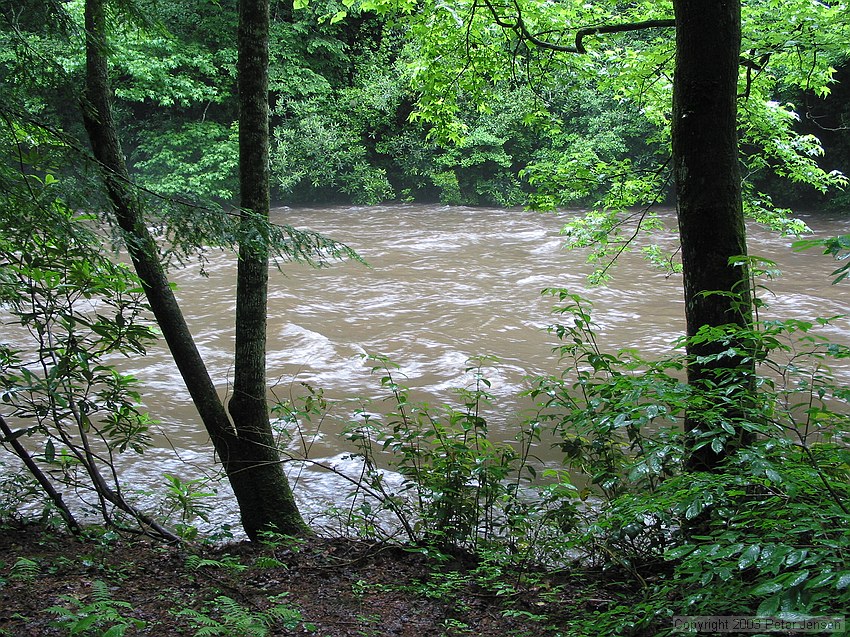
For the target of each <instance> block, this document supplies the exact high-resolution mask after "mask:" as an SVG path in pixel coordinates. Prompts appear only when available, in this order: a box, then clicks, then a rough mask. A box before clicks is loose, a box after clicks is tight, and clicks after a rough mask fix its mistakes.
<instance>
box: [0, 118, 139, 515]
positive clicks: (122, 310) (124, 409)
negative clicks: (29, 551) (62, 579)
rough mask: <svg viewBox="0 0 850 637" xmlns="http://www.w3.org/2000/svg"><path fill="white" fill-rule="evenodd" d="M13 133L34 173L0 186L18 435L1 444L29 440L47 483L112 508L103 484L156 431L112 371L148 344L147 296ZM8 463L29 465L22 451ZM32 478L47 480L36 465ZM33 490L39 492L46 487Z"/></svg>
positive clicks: (2, 297) (3, 396)
mask: <svg viewBox="0 0 850 637" xmlns="http://www.w3.org/2000/svg"><path fill="white" fill-rule="evenodd" d="M31 130H32V132H33V133H34V135H38V134H39V133H41V132H42V131H39V130H38V129H31ZM12 133H13V134H14V137H13V139H12V143H13V144H16V145H17V150H18V152H19V153H26V155H21V154H19V161H20V160H21V158H24V159H23V160H24V161H26V162H27V164H28V165H29V166H31V169H32V172H31V173H29V174H22V173H18V174H17V175H15V174H14V170H15V169H12V172H7V173H6V174H3V175H0V177H3V178H9V181H10V182H11V183H13V184H14V185H13V186H12V187H11V188H9V189H4V190H2V194H0V208H2V212H0V228H2V238H0V305H2V307H3V309H4V311H5V312H7V313H8V314H7V316H11V317H13V319H14V323H15V327H14V328H10V329H9V330H8V332H7V338H8V339H9V340H7V342H6V343H4V344H3V345H2V346H0V401H2V404H3V405H4V408H5V409H4V412H5V414H4V416H5V418H8V419H9V421H10V423H11V424H10V427H12V426H14V427H16V429H15V430H14V431H13V430H12V429H11V428H10V429H8V430H7V431H5V432H4V433H5V435H4V439H3V444H4V445H6V446H7V447H9V446H12V447H14V446H15V442H16V441H17V440H18V439H21V438H30V439H32V442H30V443H29V445H28V446H29V448H30V449H35V450H37V451H35V457H36V462H37V463H38V464H40V465H41V466H42V467H43V470H44V471H51V472H54V478H53V479H55V480H58V481H60V482H64V483H65V484H67V485H70V486H73V487H74V488H78V489H93V490H95V491H97V492H98V493H100V494H101V495H106V498H107V499H108V500H111V501H112V502H113V504H119V501H120V495H116V494H117V493H120V489H118V488H117V486H113V487H111V488H112V489H113V490H114V492H113V493H112V494H111V495H110V494H107V491H109V489H110V487H108V486H107V485H108V478H104V477H103V474H104V473H105V474H106V475H107V476H114V473H113V471H112V466H113V462H114V456H115V455H116V454H119V453H124V452H126V451H133V452H135V453H143V452H144V450H145V448H146V447H147V446H148V445H149V444H150V435H149V433H148V431H149V428H150V426H151V421H150V419H149V418H148V417H147V415H146V414H144V413H142V412H141V411H139V409H138V407H137V405H138V403H139V402H140V397H139V394H138V392H137V390H136V381H135V379H134V378H133V377H132V376H129V375H127V374H122V373H120V372H119V371H117V369H116V368H115V367H114V366H113V364H112V361H113V360H114V357H115V356H128V355H139V354H143V353H144V351H145V348H146V346H147V345H148V343H150V342H151V341H152V340H153V338H154V332H153V330H152V329H151V328H150V327H149V326H148V325H147V324H145V322H144V321H142V320H141V317H142V316H143V314H144V312H145V310H146V306H145V304H144V301H143V294H142V290H141V289H140V286H139V283H138V280H137V279H136V277H135V276H133V275H132V274H131V273H130V271H129V269H128V268H127V267H126V266H125V265H123V264H121V263H118V262H116V261H114V260H113V259H112V258H111V257H110V255H109V254H108V252H107V251H106V248H105V247H104V243H105V238H104V237H103V236H101V235H99V234H97V233H96V232H95V231H94V230H93V222H94V221H95V218H94V217H93V216H92V215H89V214H83V213H80V212H77V211H76V210H74V209H73V208H72V207H71V206H70V205H69V204H68V203H67V202H66V201H65V199H63V197H62V186H63V184H62V182H61V180H59V179H57V178H56V177H55V176H54V174H53V172H52V171H50V170H49V169H45V168H44V164H47V166H49V163H48V162H49V161H50V159H51V157H50V155H49V154H48V155H43V154H42V149H41V148H40V147H39V146H36V145H35V142H36V140H37V137H33V136H28V135H27V133H28V129H26V128H21V129H18V130H14V131H12ZM3 141H4V142H5V143H7V144H8V143H9V141H10V140H9V139H8V138H4V140H3ZM12 148H15V146H12ZM2 150H4V151H8V150H9V146H8V145H4V146H3V149H2ZM8 165H9V164H4V166H5V167H7V166H8ZM5 167H4V168H2V169H0V172H5V171H7V170H8V168H5ZM14 179H18V180H19V181H17V182H15V181H13V180H14ZM4 429H5V423H4ZM14 453H15V454H16V455H18V456H20V457H21V459H22V460H26V459H25V458H24V456H23V455H22V454H27V452H25V451H23V447H20V446H18V448H15V449H14ZM28 469H29V470H30V472H32V473H33V474H34V476H35V477H39V476H38V474H41V473H42V470H37V469H34V465H33V464H29V465H28ZM78 473H82V474H83V475H85V478H83V479H82V480H80V479H78ZM39 480H40V482H41V484H42V486H43V485H44V482H45V481H46V480H47V478H46V476H44V475H43V474H42V475H41V477H40V478H39ZM86 483H88V484H86ZM53 500H54V502H53V503H54V504H57V505H58V504H59V502H58V501H57V500H56V499H55V498H53ZM103 513H104V515H108V513H107V512H106V510H105V509H103ZM66 521H69V520H66Z"/></svg>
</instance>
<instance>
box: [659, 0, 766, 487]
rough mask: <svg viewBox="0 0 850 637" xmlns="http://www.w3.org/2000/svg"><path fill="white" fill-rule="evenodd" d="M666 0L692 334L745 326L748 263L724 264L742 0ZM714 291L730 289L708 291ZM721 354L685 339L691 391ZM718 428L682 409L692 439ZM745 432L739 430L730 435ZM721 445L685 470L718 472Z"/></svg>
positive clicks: (732, 190)
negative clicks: (671, 27)
mask: <svg viewBox="0 0 850 637" xmlns="http://www.w3.org/2000/svg"><path fill="white" fill-rule="evenodd" d="M673 4H674V11H675V16H676V70H675V76H674V81H673V124H672V136H673V163H674V174H675V182H676V204H677V212H678V220H679V233H680V238H681V246H682V267H683V278H684V288H685V317H686V320H687V335H688V338H689V339H690V338H691V337H693V336H694V335H695V334H696V333H697V332H698V331H699V329H700V328H701V327H703V326H706V325H707V326H718V325H727V324H734V325H738V326H740V327H745V328H746V327H748V326H750V324H751V322H752V311H751V296H750V295H751V291H750V283H749V274H748V270H747V268H746V267H741V266H732V265H730V263H729V260H730V258H731V257H735V256H741V255H746V251H747V245H746V233H745V227H744V217H743V211H742V205H741V175H740V168H739V164H738V136H737V118H736V115H737V104H736V101H737V80H738V58H739V53H740V46H741V6H740V0H700V1H699V2H695V1H693V0H676V1H675V2H674V3H673ZM712 291H719V292H721V293H728V294H719V295H708V296H706V295H705V293H706V292H712ZM729 294H731V296H730V295H729ZM724 349H725V348H724ZM719 351H721V350H720V346H719V344H714V343H708V344H701V345H697V344H693V343H689V344H688V346H687V354H688V383H689V384H690V385H691V386H692V387H694V388H695V390H696V391H699V390H700V389H702V388H705V387H707V385H708V384H710V382H713V381H716V380H717V378H718V370H719V369H720V368H721V365H720V364H719V363H718V362H701V361H700V360H698V357H705V356H711V355H714V354H717V353H719ZM746 367H747V366H743V367H742V366H741V363H740V360H738V361H736V360H734V359H731V360H730V362H727V363H723V364H722V368H725V369H736V370H737V371H738V372H739V373H743V374H745V375H748V377H749V378H751V377H752V373H751V372H752V371H753V369H752V364H750V365H749V367H750V369H749V370H748V369H747V368H746ZM707 381H708V382H707ZM745 385H746V383H745ZM748 389H749V388H748ZM747 394H748V391H743V392H741V393H740V395H739V396H737V397H736V400H738V401H739V405H740V408H737V407H732V408H731V409H730V411H729V413H728V414H725V416H728V418H726V420H727V422H734V421H736V419H740V416H741V412H742V407H743V402H742V401H745V400H747ZM716 427H717V423H715V424H714V425H709V424H708V423H706V422H704V419H703V418H701V414H700V413H697V412H696V411H695V410H692V411H691V412H690V413H688V414H687V416H686V421H685V430H686V432H689V433H690V434H691V439H692V442H693V441H695V440H696V437H697V435H698V434H699V433H700V432H702V431H705V430H706V429H707V428H716ZM746 438H747V436H744V435H741V434H740V431H739V435H738V436H737V439H736V441H735V442H736V443H737V444H740V443H742V442H745V441H746ZM733 446H734V445H733ZM728 450H729V449H728V446H727V448H725V449H723V450H722V451H720V453H716V452H714V451H712V449H711V447H710V446H703V447H701V448H699V449H694V450H693V451H692V453H691V454H690V458H689V465H690V468H691V469H701V470H712V469H715V468H716V467H717V465H718V463H719V462H720V461H721V460H722V459H723V457H724V456H725V454H726V453H727V451H728Z"/></svg>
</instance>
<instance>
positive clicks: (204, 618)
mask: <svg viewBox="0 0 850 637" xmlns="http://www.w3.org/2000/svg"><path fill="white" fill-rule="evenodd" d="M286 596H287V594H286V593H283V594H281V595H275V596H272V597H269V598H268V601H269V603H270V604H271V605H270V606H269V607H268V608H266V609H264V610H250V609H248V608H246V607H245V606H243V605H242V604H239V603H238V602H237V601H235V600H234V599H232V598H231V597H227V596H225V595H220V596H218V597H216V598H215V600H214V601H212V602H210V603H208V604H207V605H206V607H205V610H204V611H199V610H193V609H190V608H185V609H183V610H181V611H180V612H179V613H177V615H178V616H179V617H185V618H186V619H187V620H188V621H189V622H190V623H191V624H192V625H193V626H194V628H196V631H195V633H194V635H195V637H211V636H213V635H220V636H223V637H243V636H244V637H266V635H269V634H277V632H274V633H270V631H273V630H274V631H278V630H286V631H293V630H296V629H299V628H301V629H302V630H304V631H307V632H313V631H315V626H313V625H312V624H310V623H309V622H304V620H303V617H302V616H301V611H299V610H298V609H296V608H293V607H291V606H290V605H288V604H286V603H284V602H285V601H286Z"/></svg>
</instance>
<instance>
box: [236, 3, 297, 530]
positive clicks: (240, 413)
mask: <svg viewBox="0 0 850 637" xmlns="http://www.w3.org/2000/svg"><path fill="white" fill-rule="evenodd" d="M268 44H269V3H268V0H240V2H239V33H238V48H239V62H238V80H239V185H240V196H241V217H240V227H241V236H242V240H241V242H240V246H239V265H238V271H237V279H236V353H235V356H236V357H235V362H234V378H233V398H232V399H231V401H230V404H229V406H228V408H229V411H230V414H231V416H232V417H233V421H234V422H235V423H236V429H237V432H238V435H239V439H240V441H241V442H242V450H243V452H244V456H243V457H242V458H241V465H240V470H239V471H238V473H235V474H234V475H233V478H232V479H238V480H239V481H241V482H244V484H245V487H246V493H245V495H249V494H250V495H251V500H250V501H247V500H245V501H242V500H240V504H242V505H243V506H242V521H243V525H245V526H246V530H247V528H248V527H249V526H250V527H251V528H252V529H254V530H253V532H254V533H256V532H257V531H259V530H261V529H262V527H267V526H269V524H270V523H271V524H272V525H274V526H275V527H276V528H277V530H278V531H280V532H282V533H287V534H297V533H304V532H306V531H307V526H306V525H305V524H304V521H303V520H302V519H301V515H300V513H299V512H298V508H297V506H296V504H295V499H294V497H293V495H292V491H291V489H290V487H289V483H288V481H287V479H286V474H284V472H283V468H282V466H281V463H280V456H279V453H278V450H277V448H276V446H275V440H274V435H273V432H272V429H271V424H270V422H269V411H268V405H267V402H266V389H267V388H266V323H267V321H266V312H267V305H268V278H269V274H268V273H269V257H268V249H267V248H266V246H265V245H264V244H263V243H262V241H260V240H257V238H256V237H259V236H262V235H261V234H260V233H259V232H257V230H258V229H259V228H257V227H256V226H257V222H260V223H265V222H266V221H267V220H268V216H269V103H268V64H269V49H268ZM250 534H251V532H250V531H249V535H250Z"/></svg>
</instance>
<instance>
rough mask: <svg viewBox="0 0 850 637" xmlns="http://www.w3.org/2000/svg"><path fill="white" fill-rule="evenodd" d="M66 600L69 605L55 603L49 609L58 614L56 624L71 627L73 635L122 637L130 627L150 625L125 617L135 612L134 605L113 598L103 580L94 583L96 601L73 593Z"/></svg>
mask: <svg viewBox="0 0 850 637" xmlns="http://www.w3.org/2000/svg"><path fill="white" fill-rule="evenodd" d="M62 600H63V601H64V602H65V603H66V604H67V606H51V607H50V608H48V609H47V612H48V613H52V614H54V615H56V616H57V619H56V621H55V622H54V624H55V625H56V626H59V627H61V628H65V629H67V631H68V634H69V635H84V636H91V637H121V636H122V635H124V633H125V632H126V631H127V629H128V628H144V627H145V626H146V622H144V621H142V620H141V619H134V618H132V617H125V616H124V615H123V614H122V613H124V612H126V611H131V610H132V609H133V606H132V605H131V604H130V603H129V602H122V601H117V600H114V599H112V596H111V595H110V594H109V589H108V587H107V586H106V584H104V583H103V582H102V581H100V580H96V581H94V582H93V583H92V601H90V602H83V601H82V600H79V599H77V598H76V597H72V596H70V595H65V596H63V597H62ZM69 607H70V608H69Z"/></svg>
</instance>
